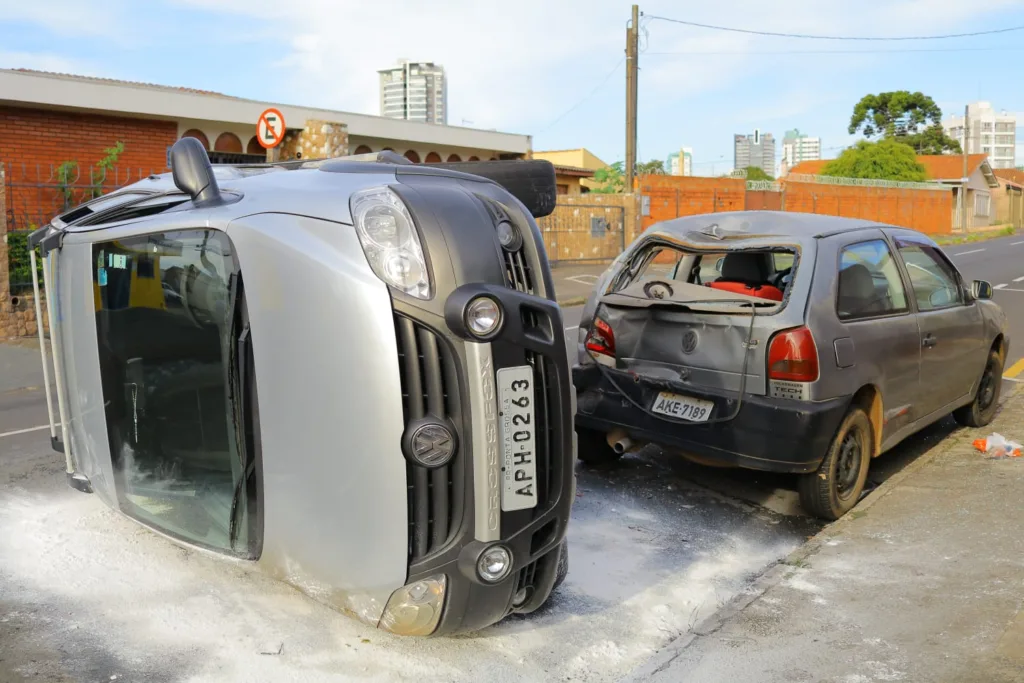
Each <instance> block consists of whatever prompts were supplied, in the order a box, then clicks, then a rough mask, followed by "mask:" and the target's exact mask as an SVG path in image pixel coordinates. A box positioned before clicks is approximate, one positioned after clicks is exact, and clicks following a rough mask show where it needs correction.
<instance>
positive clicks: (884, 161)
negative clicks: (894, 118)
mask: <svg viewBox="0 0 1024 683" xmlns="http://www.w3.org/2000/svg"><path fill="white" fill-rule="evenodd" d="M821 175H824V176H835V177H840V178H874V179H877V180H909V181H918V182H920V181H924V180H928V172H927V170H925V167H924V166H923V165H922V164H921V162H919V161H918V160H917V155H916V154H915V153H914V149H913V148H912V147H911V146H910V145H906V144H904V143H902V142H898V141H896V140H880V141H878V142H868V141H867V140H861V141H860V142H858V143H857V144H856V145H854V146H853V147H849V148H847V149H845V150H843V153H842V154H840V155H839V157H838V158H836V159H833V160H832V161H830V162H829V163H827V164H826V165H825V168H823V169H822V170H821Z"/></svg>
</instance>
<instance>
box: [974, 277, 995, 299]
mask: <svg viewBox="0 0 1024 683" xmlns="http://www.w3.org/2000/svg"><path fill="white" fill-rule="evenodd" d="M971 298H972V299H991V298H992V285H990V284H989V283H987V282H985V281H984V280H975V281H974V282H972V283H971Z"/></svg>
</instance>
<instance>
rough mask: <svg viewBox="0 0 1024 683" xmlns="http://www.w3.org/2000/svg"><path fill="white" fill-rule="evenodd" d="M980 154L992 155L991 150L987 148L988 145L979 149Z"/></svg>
mask: <svg viewBox="0 0 1024 683" xmlns="http://www.w3.org/2000/svg"><path fill="white" fill-rule="evenodd" d="M981 153H982V154H991V153H992V148H991V147H989V146H988V145H985V146H983V147H982V148H981Z"/></svg>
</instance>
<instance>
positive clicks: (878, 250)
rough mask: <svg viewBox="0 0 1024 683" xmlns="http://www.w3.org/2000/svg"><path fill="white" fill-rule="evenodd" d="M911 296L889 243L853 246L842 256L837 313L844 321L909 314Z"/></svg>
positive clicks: (879, 241)
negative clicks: (908, 297) (909, 297)
mask: <svg viewBox="0 0 1024 683" xmlns="http://www.w3.org/2000/svg"><path fill="white" fill-rule="evenodd" d="M907 310H909V309H908V308H907V293H906V290H904V288H903V280H902V279H901V278H900V271H899V268H898V267H897V265H896V262H895V261H894V260H893V257H892V252H891V251H890V250H889V245H888V244H886V242H885V240H871V241H870V242H861V243H859V244H851V245H850V246H848V247H846V248H844V249H843V251H842V252H841V253H840V255H839V286H838V289H837V295H836V312H837V313H838V315H839V319H840V320H857V319H860V318H873V317H876V316H879V315H890V314H894V313H905V312H906V311H907Z"/></svg>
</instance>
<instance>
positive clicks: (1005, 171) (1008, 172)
mask: <svg viewBox="0 0 1024 683" xmlns="http://www.w3.org/2000/svg"><path fill="white" fill-rule="evenodd" d="M992 172H993V173H995V174H996V177H997V178H1002V179H1003V180H1009V181H1010V182H1011V183H1016V184H1017V185H1024V171H1018V170H1017V169H1015V168H997V169H994V170H993V171H992Z"/></svg>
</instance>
